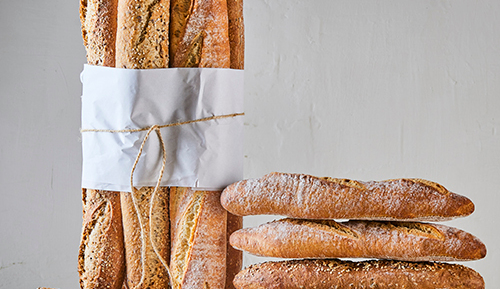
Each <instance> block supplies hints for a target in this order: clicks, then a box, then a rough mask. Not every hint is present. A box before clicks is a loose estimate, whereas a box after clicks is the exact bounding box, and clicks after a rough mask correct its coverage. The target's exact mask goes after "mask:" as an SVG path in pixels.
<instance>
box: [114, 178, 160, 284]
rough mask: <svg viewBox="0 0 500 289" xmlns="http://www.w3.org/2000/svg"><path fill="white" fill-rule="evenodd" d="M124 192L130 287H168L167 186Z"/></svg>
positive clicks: (124, 227)
mask: <svg viewBox="0 0 500 289" xmlns="http://www.w3.org/2000/svg"><path fill="white" fill-rule="evenodd" d="M153 192H154V189H152V188H150V187H144V188H141V189H138V190H136V191H135V192H133V193H122V194H121V206H122V211H123V231H124V236H125V257H126V268H127V278H126V279H127V280H126V281H127V286H128V288H150V289H153V288H168V284H169V277H168V276H169V275H168V260H169V257H170V246H169V245H170V242H169V238H170V237H169V224H170V222H169V217H168V216H169V214H168V204H169V193H168V188H160V189H159V190H158V192H156V193H155V194H153Z"/></svg>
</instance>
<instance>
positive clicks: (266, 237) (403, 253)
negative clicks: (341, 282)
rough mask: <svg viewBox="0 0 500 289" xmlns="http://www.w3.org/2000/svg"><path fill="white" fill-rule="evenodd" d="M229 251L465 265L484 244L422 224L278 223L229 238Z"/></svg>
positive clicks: (456, 231)
mask: <svg viewBox="0 0 500 289" xmlns="http://www.w3.org/2000/svg"><path fill="white" fill-rule="evenodd" d="M230 243H231V245H232V246H234V247H235V248H238V249H240V250H244V251H247V252H250V253H252V254H254V255H259V256H267V257H279V258H377V259H394V260H404V261H466V260H477V259H481V258H484V257H485V256H486V247H485V245H484V244H483V243H482V242H481V241H480V240H479V239H478V238H476V237H474V236H473V235H471V234H469V233H467V232H464V231H462V230H459V229H456V228H452V227H448V226H444V225H438V224H428V223H417V222H386V221H347V222H342V223H339V222H335V221H333V220H302V219H281V220H276V221H273V222H269V223H266V224H262V225H260V226H258V227H254V228H245V229H241V230H238V231H236V232H235V233H233V234H232V236H231V239H230Z"/></svg>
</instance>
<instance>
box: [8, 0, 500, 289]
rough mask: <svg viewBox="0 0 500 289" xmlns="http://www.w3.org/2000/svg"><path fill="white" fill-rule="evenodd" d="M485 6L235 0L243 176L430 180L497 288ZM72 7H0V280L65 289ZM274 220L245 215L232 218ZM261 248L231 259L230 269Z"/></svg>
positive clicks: (68, 277) (489, 4)
mask: <svg viewBox="0 0 500 289" xmlns="http://www.w3.org/2000/svg"><path fill="white" fill-rule="evenodd" d="M499 14H500V2H499V1H496V0H485V1H467V0H453V1H445V0H432V1H431V0H422V1H414V0H397V1H396V0H379V1H371V0H349V1H348V0H315V1H298V0H247V1H246V2H245V17H246V19H245V21H246V44H247V45H246V76H245V77H246V78H245V81H246V86H245V91H246V95H245V97H246V126H245V129H246V130H245V133H246V142H245V148H244V151H245V177H258V176H261V175H263V174H265V173H268V172H271V171H283V172H301V173H308V174H313V175H318V176H332V177H346V178H351V179H359V180H381V179H389V178H398V177H416V178H425V179H429V180H433V181H436V182H439V183H441V184H443V185H444V186H445V187H447V188H448V189H450V190H452V191H454V192H457V193H460V194H463V195H466V196H468V197H469V198H471V199H472V200H473V201H474V202H475V204H476V212H475V213H474V214H473V215H472V216H470V217H468V218H464V219H458V220H454V221H451V222H447V223H446V224H447V225H450V226H456V227H459V228H461V229H463V230H466V231H469V232H471V233H473V234H474V235H476V236H478V237H479V238H480V239H481V240H483V242H485V243H486V245H487V247H488V256H487V257H486V258H485V259H483V260H480V261H476V262H467V263H464V264H466V265H467V266H470V267H472V268H474V269H476V270H477V271H479V272H480V273H481V274H482V275H483V276H484V278H485V280H486V283H487V287H489V288H495V287H498V286H500V274H498V262H499V261H500V259H499V254H500V253H499V249H500V245H499V244H500V242H499V236H500V235H499V233H498V229H497V228H498V223H499V221H500V217H499V213H498V212H497V209H498V206H499V205H500V197H499V194H498V188H499V187H500V177H499V175H500V174H499V173H500V134H499V132H498V130H499V128H500V97H499V95H500V81H499V80H500V28H499V27H500V18H498V15H499ZM84 63H85V51H84V49H83V46H82V41H81V36H80V23H79V15H78V1H77V0H74V1H67V0H65V1H62V0H47V1H33V0H18V1H5V0H4V1H1V2H0V65H1V69H0V131H1V132H2V136H1V141H0V186H1V201H0V288H36V287H38V286H48V287H57V288H77V287H78V274H77V254H78V245H79V238H80V230H81V200H80V174H81V170H80V166H81V151H80V149H81V148H80V135H79V127H80V98H79V97H80V93H81V84H80V80H79V74H80V72H81V70H82V67H83V64H84ZM273 218H274V217H248V218H246V219H245V226H253V225H257V224H259V223H261V222H264V221H267V220H270V219H273ZM262 260H263V258H257V257H252V256H248V255H246V256H245V264H246V265H248V264H251V263H256V262H260V261H262Z"/></svg>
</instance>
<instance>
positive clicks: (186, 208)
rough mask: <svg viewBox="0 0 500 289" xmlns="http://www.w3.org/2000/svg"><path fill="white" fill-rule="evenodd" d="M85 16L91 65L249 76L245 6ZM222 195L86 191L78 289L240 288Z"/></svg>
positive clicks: (91, 4) (181, 0) (95, 0)
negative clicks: (229, 70)
mask: <svg viewBox="0 0 500 289" xmlns="http://www.w3.org/2000/svg"><path fill="white" fill-rule="evenodd" d="M80 18H81V24H82V36H83V40H84V45H85V48H86V52H87V62H88V64H91V65H98V66H108V67H117V68H127V69H153V68H169V67H199V68H205V67H210V68H232V69H243V63H244V34H243V3H242V0H80ZM220 193H221V192H220V191H195V190H192V189H189V188H177V187H172V188H160V189H159V190H158V191H154V188H152V187H145V188H140V189H137V190H135V191H134V192H132V193H128V192H121V193H120V192H111V191H103V190H94V189H88V188H84V189H83V190H82V196H83V197H82V199H83V229H82V237H81V244H80V254H79V270H78V271H79V274H80V286H81V288H116V289H120V288H130V289H131V288H151V289H153V288H169V287H170V286H171V287H174V288H234V287H233V284H232V282H231V281H232V279H233V277H234V275H235V274H236V273H237V272H238V271H239V270H241V265H242V253H241V252H240V251H238V250H235V249H233V248H232V247H230V246H229V244H228V238H229V235H230V233H232V232H233V231H235V230H237V229H240V228H241V227H242V224H243V221H242V218H241V217H239V216H233V215H231V214H227V212H226V211H225V210H223V208H222V207H221V205H220V202H219V198H220ZM226 279H227V280H229V281H227V282H226Z"/></svg>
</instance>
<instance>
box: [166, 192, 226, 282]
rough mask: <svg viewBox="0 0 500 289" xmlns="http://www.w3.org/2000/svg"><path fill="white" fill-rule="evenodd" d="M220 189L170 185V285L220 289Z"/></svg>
mask: <svg viewBox="0 0 500 289" xmlns="http://www.w3.org/2000/svg"><path fill="white" fill-rule="evenodd" d="M219 199H220V191H195V190H193V189H189V188H181V187H177V188H176V187H173V188H171V196H170V207H171V214H170V220H171V232H172V235H171V236H172V241H171V242H172V253H171V259H170V264H171V265H170V272H171V276H172V288H173V289H180V288H201V289H204V288H224V286H225V282H226V275H225V274H224V273H225V270H226V227H227V222H226V220H227V215H226V210H224V208H222V206H221V205H220V201H219Z"/></svg>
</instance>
